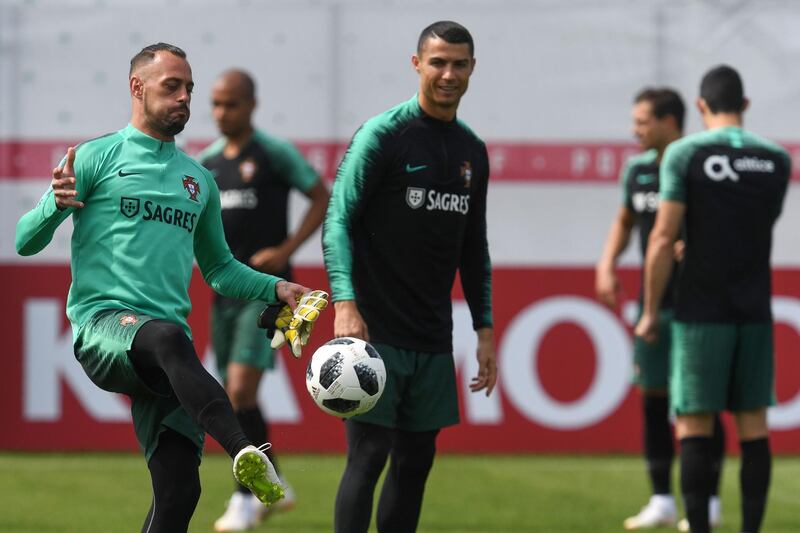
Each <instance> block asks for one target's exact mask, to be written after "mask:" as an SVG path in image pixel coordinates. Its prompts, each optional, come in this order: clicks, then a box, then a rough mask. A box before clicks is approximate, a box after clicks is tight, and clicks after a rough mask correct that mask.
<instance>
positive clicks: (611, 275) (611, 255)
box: [594, 205, 634, 308]
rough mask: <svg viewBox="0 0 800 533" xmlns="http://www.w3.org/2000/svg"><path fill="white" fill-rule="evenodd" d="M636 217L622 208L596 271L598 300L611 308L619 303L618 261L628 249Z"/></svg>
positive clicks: (613, 223)
mask: <svg viewBox="0 0 800 533" xmlns="http://www.w3.org/2000/svg"><path fill="white" fill-rule="evenodd" d="M633 224H634V216H633V213H632V212H631V211H630V209H628V207H627V206H624V205H623V206H621V207H620V208H619V211H617V216H616V217H615V218H614V221H613V222H612V223H611V228H610V229H609V231H608V237H606V242H605V245H604V246H603V255H602V256H601V257H600V261H599V262H598V263H597V268H596V269H595V278H594V280H595V281H594V287H595V293H596V294H597V299H598V300H600V301H601V302H602V303H604V304H606V305H607V306H609V307H612V308H614V307H616V306H617V304H618V303H619V299H618V298H617V296H618V294H619V289H620V285H619V278H618V277H617V273H616V267H617V259H618V258H619V256H620V255H621V254H622V252H624V251H625V249H626V248H627V247H628V242H629V241H630V238H631V231H632V230H633Z"/></svg>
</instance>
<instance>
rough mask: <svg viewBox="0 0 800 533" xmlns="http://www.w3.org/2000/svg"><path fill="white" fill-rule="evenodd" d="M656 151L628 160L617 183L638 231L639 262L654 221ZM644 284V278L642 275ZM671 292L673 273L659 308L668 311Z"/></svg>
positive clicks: (643, 256) (646, 152)
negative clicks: (620, 183)
mask: <svg viewBox="0 0 800 533" xmlns="http://www.w3.org/2000/svg"><path fill="white" fill-rule="evenodd" d="M658 179H659V178H658V151H657V150H647V151H645V152H642V153H641V154H637V155H635V156H633V157H631V158H630V159H629V160H628V162H627V164H626V165H625V167H624V168H623V169H622V175H621V178H620V180H621V181H622V188H623V203H624V205H625V208H626V209H628V211H630V212H631V213H633V218H634V225H635V226H636V228H637V229H638V232H639V248H640V249H641V252H642V262H644V258H645V257H647V240H648V239H649V238H650V232H651V231H653V226H654V225H655V222H656V211H658ZM642 283H644V276H642ZM674 292H675V270H674V268H673V271H672V276H671V277H670V279H669V285H668V286H667V288H666V290H665V291H664V297H663V298H662V300H661V307H660V308H661V309H672V300H673V293H674ZM643 293H644V291H642V290H641V288H640V290H639V303H640V304H641V300H642V295H643Z"/></svg>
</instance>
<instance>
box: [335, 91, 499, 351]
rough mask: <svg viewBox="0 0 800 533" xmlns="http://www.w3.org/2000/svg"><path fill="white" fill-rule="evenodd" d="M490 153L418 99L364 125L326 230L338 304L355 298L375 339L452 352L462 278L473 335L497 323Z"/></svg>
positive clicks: (345, 164)
mask: <svg viewBox="0 0 800 533" xmlns="http://www.w3.org/2000/svg"><path fill="white" fill-rule="evenodd" d="M488 179H489V161H488V156H487V153H486V145H485V144H484V143H483V141H481V140H480V139H479V138H478V137H477V136H476V135H475V134H474V133H473V132H472V130H470V129H469V128H468V127H467V126H466V125H465V124H464V123H463V122H461V121H459V120H454V121H452V122H443V121H440V120H437V119H434V118H432V117H430V116H428V115H426V114H425V113H424V112H423V111H422V109H421V108H420V106H419V103H418V100H417V96H414V98H412V99H411V100H408V101H407V102H404V103H402V104H400V105H398V106H396V107H394V108H392V109H390V110H389V111H386V112H385V113H383V114H381V115H378V116H376V117H374V118H372V119H370V120H368V121H367V122H366V123H364V124H363V125H362V126H361V128H360V129H359V130H358V131H357V132H356V134H355V135H354V137H353V139H352V141H351V143H350V146H349V148H348V149H347V152H346V154H345V156H344V159H343V161H342V163H341V165H340V167H339V170H338V172H337V176H336V181H335V183H334V186H333V194H332V196H331V201H330V205H329V207H328V213H327V216H326V219H325V224H324V226H323V251H324V256H325V265H326V267H327V270H328V277H329V279H330V284H331V288H332V290H333V300H334V301H340V300H355V301H356V304H357V305H358V308H359V310H360V312H361V314H362V316H363V317H364V320H365V321H366V323H367V327H368V328H369V333H370V338H371V340H373V341H375V342H383V343H387V344H391V345H393V346H397V347H400V348H406V349H410V350H416V351H422V352H451V351H452V329H453V318H452V303H451V290H452V287H453V282H454V279H455V275H456V271H457V270H458V271H459V272H460V275H461V284H462V287H463V289H464V294H465V297H466V299H467V303H468V304H469V308H470V311H471V313H472V320H473V327H474V328H475V329H477V328H480V327H490V326H491V325H492V307H491V262H490V260H489V248H488V244H487V240H486V191H487V185H488Z"/></svg>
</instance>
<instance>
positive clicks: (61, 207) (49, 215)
mask: <svg viewBox="0 0 800 533" xmlns="http://www.w3.org/2000/svg"><path fill="white" fill-rule="evenodd" d="M74 167H75V148H73V147H69V148H68V149H67V156H66V157H65V158H64V160H63V161H62V162H61V164H60V165H59V166H57V167H56V168H54V169H53V178H52V180H51V181H50V189H48V190H47V192H46V193H45V194H44V196H42V199H41V200H39V203H38V204H36V207H34V208H33V209H31V210H30V211H28V212H27V213H26V214H24V215H23V216H22V218H20V219H19V221H18V222H17V230H16V238H15V245H16V249H17V253H18V254H20V255H33V254H36V253H39V252H40V251H42V250H43V249H44V247H45V246H47V245H48V244H49V243H50V241H51V240H52V239H53V234H54V233H55V231H56V229H57V228H58V226H59V225H60V224H61V223H62V222H64V220H66V218H67V217H68V216H69V215H70V214H72V212H73V211H74V210H75V209H80V208H82V207H83V202H82V201H80V200H79V199H78V195H79V192H78V190H77V185H76V183H77V179H76V177H75V168H74ZM81 192H83V191H81Z"/></svg>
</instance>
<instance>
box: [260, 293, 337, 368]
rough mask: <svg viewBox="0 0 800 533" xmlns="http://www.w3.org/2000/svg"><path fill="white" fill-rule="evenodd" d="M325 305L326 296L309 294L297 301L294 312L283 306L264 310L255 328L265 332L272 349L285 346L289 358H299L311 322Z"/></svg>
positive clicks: (326, 301) (273, 305)
mask: <svg viewBox="0 0 800 533" xmlns="http://www.w3.org/2000/svg"><path fill="white" fill-rule="evenodd" d="M327 305H328V293H326V292H325V291H310V292H307V293H305V294H303V295H302V296H300V297H298V299H297V308H296V309H295V310H294V312H292V310H291V308H290V307H289V306H288V305H287V304H283V305H281V304H271V305H268V306H267V307H265V308H264V310H263V311H262V312H261V315H259V317H258V326H259V327H261V328H265V329H266V330H267V337H269V338H271V339H272V342H271V343H270V346H272V348H280V347H281V346H283V345H284V344H286V343H287V342H288V343H289V346H290V347H291V349H292V355H294V356H295V357H300V354H301V351H302V347H303V346H305V345H306V344H308V338H309V336H310V335H311V330H312V329H314V322H316V320H317V319H318V318H319V315H320V313H321V312H322V310H323V309H325V307H327Z"/></svg>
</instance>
